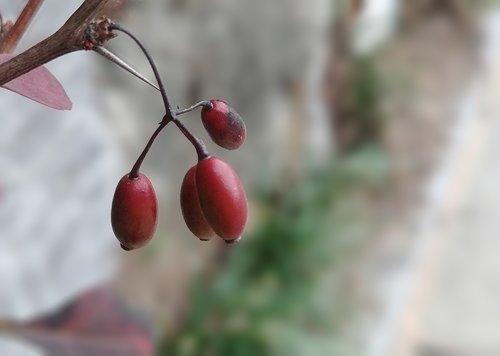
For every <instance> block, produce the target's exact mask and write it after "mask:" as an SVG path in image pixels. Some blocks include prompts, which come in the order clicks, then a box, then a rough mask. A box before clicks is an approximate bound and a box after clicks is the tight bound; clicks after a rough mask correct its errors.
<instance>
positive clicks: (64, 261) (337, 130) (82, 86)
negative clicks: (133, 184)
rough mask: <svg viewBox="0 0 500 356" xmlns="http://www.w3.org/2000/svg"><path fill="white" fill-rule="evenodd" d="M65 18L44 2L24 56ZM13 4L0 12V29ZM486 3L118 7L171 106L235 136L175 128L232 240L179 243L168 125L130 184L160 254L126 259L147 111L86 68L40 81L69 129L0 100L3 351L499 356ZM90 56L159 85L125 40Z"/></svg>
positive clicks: (212, 0)
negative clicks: (121, 221)
mask: <svg viewBox="0 0 500 356" xmlns="http://www.w3.org/2000/svg"><path fill="white" fill-rule="evenodd" d="M80 4H81V1H77V0H71V1H67V2H64V3H61V2H57V1H55V0H45V1H44V3H43V5H42V7H41V8H40V10H39V12H38V14H37V16H36V18H35V20H34V22H33V24H32V25H31V26H30V28H29V31H28V33H27V34H26V36H25V37H24V38H23V40H22V42H21V43H20V45H19V46H18V48H17V50H16V51H17V52H19V51H21V50H23V49H25V48H28V47H30V46H31V45H33V44H34V43H36V42H38V41H39V40H41V39H43V38H45V37H46V36H48V35H50V34H51V33H53V32H54V31H55V30H57V28H59V27H60V26H61V25H62V24H63V23H64V21H65V20H66V19H67V18H68V16H69V15H70V14H71V13H72V12H73V11H74V10H75V9H76V8H77V7H78V6H79V5H80ZM24 5H25V1H22V0H16V1H13V0H8V1H7V0H0V11H1V14H2V16H3V18H4V20H9V19H11V20H13V19H15V18H16V17H17V14H19V12H20V11H21V10H22V8H23V6H24ZM498 5H500V4H498V3H497V2H496V1H493V0H491V1H487V0H476V1H466V0H412V1H400V0H309V1H300V0H286V1H285V0H254V1H251V2H249V1H239V0H205V1H195V0H162V1H145V0H124V1H121V2H115V7H113V8H112V9H110V10H108V12H107V13H106V15H108V16H109V17H111V18H112V19H114V20H116V21H119V22H120V23H122V24H123V25H124V26H126V27H127V28H128V29H129V30H131V31H132V32H133V33H135V34H136V35H137V36H138V37H139V38H141V39H142V40H143V42H144V44H145V45H146V47H147V48H149V49H150V51H151V53H152V55H153V57H154V58H155V59H156V61H157V64H158V67H159V68H160V72H161V73H162V75H163V79H164V81H165V84H166V87H167V91H168V93H169V96H170V98H171V101H172V102H173V103H175V105H178V106H180V107H186V106H189V105H191V104H192V103H194V102H196V101H199V100H204V99H210V98H221V99H224V100H226V101H227V102H228V103H230V104H231V106H232V107H234V108H235V109H236V110H237V111H238V112H239V113H240V114H241V116H242V117H243V118H244V120H245V123H246V125H247V129H248V134H247V141H246V142H245V144H244V145H243V146H242V147H241V148H240V149H239V150H238V151H224V150H223V149H220V148H218V147H217V146H215V145H214V144H213V143H212V142H210V139H209V137H208V135H206V133H205V132H204V131H203V126H202V124H201V122H200V120H199V112H193V113H191V114H188V115H186V116H185V118H184V119H183V120H184V122H185V124H186V125H187V126H188V127H189V128H190V129H191V130H192V131H193V132H194V133H195V134H196V135H198V136H199V137H200V138H202V139H203V140H205V142H206V143H207V146H208V148H209V151H210V152H212V153H213V154H215V155H217V156H219V157H221V158H223V159H224V160H226V161H227V162H228V163H230V164H231V165H232V166H233V167H234V169H235V170H236V171H237V172H238V174H239V175H240V177H241V179H242V181H243V184H244V186H245V188H246V191H247V195H248V198H249V206H250V216H249V222H248V225H247V229H246V232H245V235H244V236H243V239H242V241H241V242H240V243H239V244H237V245H234V246H228V245H226V244H224V242H223V241H222V240H220V241H219V240H217V239H213V240H212V241H210V242H201V241H198V240H197V239H196V238H195V237H194V236H192V235H191V233H190V232H189V230H188V229H187V228H186V226H185V225H184V221H183V219H182V215H181V211H180V203H179V189H180V185H181V182H182V179H183V177H184V174H185V172H186V171H187V170H188V169H189V168H190V167H191V166H192V165H193V164H194V163H195V160H196V156H195V152H194V150H193V149H192V147H191V146H190V145H189V144H188V143H187V142H186V140H185V139H184V137H182V136H181V135H179V132H178V131H177V130H176V129H175V127H167V129H166V130H165V131H164V132H163V133H162V134H161V136H160V137H159V138H158V139H157V141H156V143H155V145H154V147H153V149H152V150H151V152H150V154H149V156H148V158H147V160H146V161H145V164H144V165H143V171H144V172H145V173H146V174H147V175H148V176H149V178H150V179H151V181H152V183H153V185H154V187H155V189H156V192H157V196H158V200H159V206H160V212H159V224H158V230H157V233H156V235H155V237H154V239H153V240H152V242H151V243H150V244H149V245H148V246H146V247H144V248H143V249H141V250H136V251H133V252H128V253H127V252H124V251H121V249H120V248H119V244H118V242H117V241H116V239H115V238H114V236H113V233H112V231H111V227H110V222H109V214H110V206H111V199H112V195H113V192H114V188H115V185H116V183H117V182H118V180H119V179H120V178H121V177H122V176H123V174H125V173H126V172H127V170H130V168H131V166H132V165H133V163H134V162H135V160H136V158H137V156H138V155H139V153H140V152H141V150H142V148H143V146H144V145H145V143H146V142H147V140H148V138H149V136H150V135H151V133H152V132H153V131H154V129H155V128H156V125H157V123H158V122H159V121H160V120H161V118H162V116H163V113H162V102H161V100H160V96H159V95H158V93H157V92H155V91H154V90H153V89H151V88H150V87H148V86H147V85H145V84H144V83H141V82H139V81H138V80H136V79H135V78H133V77H131V76H130V75H129V74H127V73H126V72H124V71H123V70H121V69H120V68H118V67H116V66H114V65H113V64H111V63H110V62H107V61H106V60H105V59H103V58H102V57H99V56H98V55H97V54H95V53H74V54H70V55H68V56H65V57H63V58H59V59H57V60H55V61H53V62H51V63H49V64H48V65H47V67H48V68H49V69H50V70H51V71H52V73H54V75H55V76H56V77H57V78H58V79H59V80H60V81H61V83H62V84H63V85H64V87H65V89H66V91H67V92H68V95H69V96H70V98H71V99H72V101H73V109H72V111H69V112H56V111H54V110H51V109H48V108H45V107H42V106H40V105H38V104H36V103H33V102H30V101H29V100H28V99H25V98H22V97H19V96H16V95H15V94H13V93H10V92H7V91H2V95H1V96H0V102H1V106H2V113H3V114H2V119H1V121H0V147H1V148H2V149H1V150H0V162H2V165H1V166H2V167H4V170H3V172H4V174H3V175H2V176H1V177H0V280H1V281H2V282H3V283H2V288H0V333H1V335H2V336H1V337H0V351H1V350H4V351H2V352H0V353H1V354H2V355H115V354H116V355H151V354H154V355H160V356H163V355H165V356H167V355H179V356H180V355H207V356H209V355H210V356H211V355H237V356H240V355H241V356H246V355H249V356H250V355H287V356H288V355H290V356H293V355H342V356H344V355H345V356H350V355H353V356H357V355H367V356H391V355H394V356H405V355H418V356H433V355H436V356H437V355H443V356H448V355H449V356H454V355H456V356H464V355H478V356H481V355H498V354H500V306H499V304H498V303H497V301H498V300H499V297H500V262H499V261H500V260H499V259H498V257H497V255H498V253H497V251H498V250H499V249H500V240H498V238H499V237H500V224H499V219H498V218H497V214H498V212H499V211H500V191H499V190H498V188H497V185H498V184H497V182H498V181H499V180H500V160H499V159H498V157H497V155H496V152H498V150H499V149H500V147H498V145H499V143H498V140H497V139H496V138H497V137H498V135H497V134H499V135H500V101H499V100H498V99H497V95H498V92H499V89H500V8H499V7H498ZM106 47H107V48H109V49H111V50H112V51H113V52H115V53H117V54H118V55H119V56H120V57H122V58H123V59H124V60H125V61H127V62H128V63H130V64H131V65H132V66H134V67H135V68H136V69H138V70H139V71H140V72H141V73H143V74H144V75H145V76H147V77H149V78H152V75H151V74H150V73H151V71H150V69H149V67H148V65H147V62H146V60H145V59H144V57H143V56H142V55H141V52H140V51H139V50H138V48H137V47H135V46H134V44H133V43H132V42H131V41H130V40H129V39H127V38H126V37H124V36H122V35H119V36H118V38H116V39H113V40H112V41H110V42H109V43H108V44H106ZM1 347H3V349H2V348H1ZM12 350H14V351H12ZM153 350H154V351H153Z"/></svg>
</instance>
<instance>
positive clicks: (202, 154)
mask: <svg viewBox="0 0 500 356" xmlns="http://www.w3.org/2000/svg"><path fill="white" fill-rule="evenodd" d="M172 121H173V122H174V124H176V125H177V127H178V128H179V130H180V131H181V132H182V133H183V135H184V136H186V138H187V139H188V140H189V142H191V144H192V145H193V146H194V149H195V150H196V154H197V155H198V161H201V160H202V159H205V158H207V157H208V156H209V154H208V151H207V147H206V146H205V144H204V143H203V141H202V140H200V139H199V138H198V137H196V136H194V135H193V134H192V133H191V132H190V131H189V130H188V128H187V127H186V126H184V124H183V123H182V122H180V121H179V120H178V119H174V120H172Z"/></svg>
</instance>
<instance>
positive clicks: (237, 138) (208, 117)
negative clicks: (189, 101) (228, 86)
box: [201, 99, 247, 150]
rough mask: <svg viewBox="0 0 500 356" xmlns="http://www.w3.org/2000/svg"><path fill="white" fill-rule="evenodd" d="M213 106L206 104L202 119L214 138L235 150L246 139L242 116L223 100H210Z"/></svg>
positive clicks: (220, 144) (222, 145) (220, 143)
mask: <svg viewBox="0 0 500 356" xmlns="http://www.w3.org/2000/svg"><path fill="white" fill-rule="evenodd" d="M210 103H211V104H212V108H210V107H207V106H204V107H203V109H202V110H201V121H202V122H203V126H205V129H206V130H207V132H208V134H209V135H210V137H211V138H212V140H213V141H214V142H215V143H216V144H218V145H219V146H221V147H224V148H226V149H228V150H234V149H237V148H238V147H240V146H241V145H242V144H243V142H244V141H245V137H246V135H247V129H246V127H245V123H244V122H243V119H242V118H241V116H240V115H239V114H238V113H237V112H236V111H235V110H234V109H233V108H231V107H230V106H229V105H227V104H226V103H225V102H223V101H222V100H216V99H212V100H210Z"/></svg>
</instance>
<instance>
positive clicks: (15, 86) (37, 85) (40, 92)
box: [0, 53, 72, 110]
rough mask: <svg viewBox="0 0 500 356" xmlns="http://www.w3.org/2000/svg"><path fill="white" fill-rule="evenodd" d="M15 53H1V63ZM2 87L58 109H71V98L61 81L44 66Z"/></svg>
mask: <svg viewBox="0 0 500 356" xmlns="http://www.w3.org/2000/svg"><path fill="white" fill-rule="evenodd" d="M14 56H15V54H12V53H0V64H1V63H3V62H6V61H8V60H9V59H11V58H12V57H14ZM2 87H4V88H6V89H9V90H12V91H13V92H15V93H17V94H20V95H22V96H25V97H27V98H29V99H31V100H34V101H36V102H39V103H40V104H43V105H46V106H48V107H50V108H53V109H57V110H71V106H72V104H71V100H69V98H68V95H67V94H66V92H65V91H64V88H63V87H62V85H61V83H59V81H58V80H57V79H56V78H55V77H54V76H53V75H52V74H51V73H50V72H49V70H48V69H47V68H45V67H43V66H41V67H38V68H35V69H33V70H32V71H30V72H28V73H26V74H23V75H21V76H20V77H17V78H15V79H13V80H11V81H10V82H8V83H6V84H4V85H2Z"/></svg>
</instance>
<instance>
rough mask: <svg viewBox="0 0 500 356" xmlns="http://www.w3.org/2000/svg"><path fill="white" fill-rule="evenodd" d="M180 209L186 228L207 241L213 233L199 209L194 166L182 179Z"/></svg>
mask: <svg viewBox="0 0 500 356" xmlns="http://www.w3.org/2000/svg"><path fill="white" fill-rule="evenodd" d="M181 210H182V216H183V217H184V221H185V222H186V225H187V227H188V229H189V230H190V231H191V232H192V233H193V234H194V235H195V236H196V237H198V238H199V239H200V240H202V241H208V240H210V239H211V238H212V237H213V236H214V235H215V232H214V230H213V229H212V228H211V227H210V225H208V222H207V220H206V219H205V216H204V215H203V212H202V211H201V206H200V199H199V197H198V189H197V188H196V166H193V167H191V168H190V169H189V171H187V173H186V175H185V176H184V180H183V181H182V186H181Z"/></svg>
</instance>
